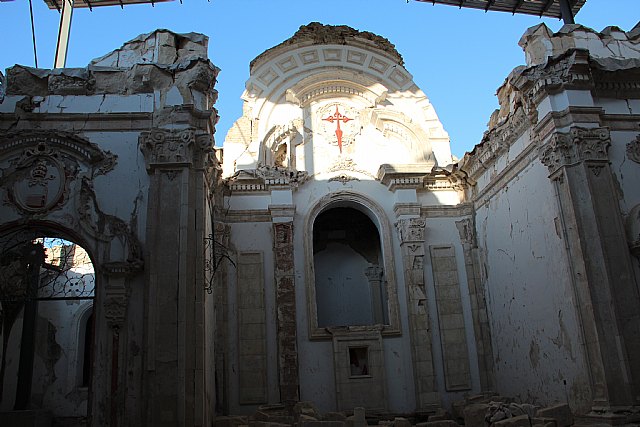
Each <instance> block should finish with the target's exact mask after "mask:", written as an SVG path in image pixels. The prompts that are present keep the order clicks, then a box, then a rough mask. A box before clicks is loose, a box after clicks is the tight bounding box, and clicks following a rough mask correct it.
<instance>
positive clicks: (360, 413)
mask: <svg viewBox="0 0 640 427" xmlns="http://www.w3.org/2000/svg"><path fill="white" fill-rule="evenodd" d="M347 425H348V426H349V427H365V426H366V425H367V419H366V417H365V409H364V408H361V407H358V408H354V409H353V415H351V416H349V417H347Z"/></svg>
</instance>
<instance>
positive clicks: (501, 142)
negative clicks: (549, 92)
mask: <svg viewBox="0 0 640 427" xmlns="http://www.w3.org/2000/svg"><path fill="white" fill-rule="evenodd" d="M531 125H532V121H531V117H530V114H529V113H527V111H526V110H525V108H523V107H518V108H517V109H516V110H515V112H513V113H510V114H509V116H508V117H507V118H506V119H505V120H504V121H503V122H501V123H499V124H496V126H495V127H494V128H493V129H491V130H489V131H488V132H486V133H485V135H484V137H483V138H482V142H481V143H480V144H478V145H476V147H475V148H474V151H473V152H472V153H467V154H465V156H464V158H463V159H462V161H461V162H460V163H459V164H460V170H462V171H463V172H465V173H466V174H467V176H468V177H469V178H471V180H472V181H477V180H478V178H479V177H480V175H481V174H482V173H483V172H484V171H485V170H486V169H488V168H489V167H490V166H491V165H492V164H493V163H494V162H495V161H496V160H497V159H498V158H499V157H500V156H501V155H502V154H504V153H506V152H507V151H508V150H509V148H510V147H511V145H512V144H513V143H514V142H516V140H517V139H518V138H519V137H520V136H521V135H522V134H523V133H524V132H525V131H526V130H527V129H528V128H529V127H530V126H531Z"/></svg>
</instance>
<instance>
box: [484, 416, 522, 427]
mask: <svg viewBox="0 0 640 427" xmlns="http://www.w3.org/2000/svg"><path fill="white" fill-rule="evenodd" d="M492 426H495V427H530V426H531V422H530V419H529V416H528V415H518V416H517V417H511V418H507V419H504V420H502V421H498V422H495V423H493V424H492Z"/></svg>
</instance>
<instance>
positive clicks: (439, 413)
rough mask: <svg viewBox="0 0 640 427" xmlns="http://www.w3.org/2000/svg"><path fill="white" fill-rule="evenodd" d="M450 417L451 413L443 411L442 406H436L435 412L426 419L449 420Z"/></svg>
mask: <svg viewBox="0 0 640 427" xmlns="http://www.w3.org/2000/svg"><path fill="white" fill-rule="evenodd" d="M450 419H451V415H450V414H449V413H448V412H447V411H445V410H444V409H442V408H438V409H437V410H436V412H435V414H431V415H429V417H428V418H427V421H443V420H450Z"/></svg>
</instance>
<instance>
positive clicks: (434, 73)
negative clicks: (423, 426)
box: [0, 0, 640, 157]
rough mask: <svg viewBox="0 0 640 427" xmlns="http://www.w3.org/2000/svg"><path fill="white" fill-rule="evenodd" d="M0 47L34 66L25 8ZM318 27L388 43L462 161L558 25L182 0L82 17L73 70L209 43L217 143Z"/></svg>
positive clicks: (503, 16) (604, 22) (47, 49)
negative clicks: (174, 45) (303, 34)
mask: <svg viewBox="0 0 640 427" xmlns="http://www.w3.org/2000/svg"><path fill="white" fill-rule="evenodd" d="M33 9H34V10H33V12H34V20H35V25H36V42H37V48H38V65H39V66H40V67H41V68H50V67H51V66H52V65H53V56H54V54H55V42H56V37H57V32H58V25H59V15H58V13H57V12H56V11H55V10H49V9H48V8H47V7H46V6H45V4H44V1H42V0H33ZM0 19H1V22H2V25H1V27H0V28H1V34H2V38H1V39H2V42H1V45H0V46H1V47H0V69H2V70H4V69H5V68H8V67H10V66H12V65H13V64H22V65H28V66H34V58H33V46H32V40H31V24H30V18H29V3H28V1H27V0H15V1H13V2H7V3H0ZM639 20H640V0H587V3H586V5H585V6H584V7H583V8H582V10H581V11H580V13H578V15H577V16H576V21H577V22H578V23H580V24H582V25H585V26H588V27H591V28H593V29H595V30H598V31H601V30H602V29H604V28H605V27H606V26H608V25H616V26H618V27H620V28H622V29H623V30H625V31H629V30H631V28H633V26H634V25H636V23H638V21H639ZM312 21H318V22H321V23H324V24H333V25H349V26H351V27H353V28H356V29H358V30H362V31H371V32H373V33H376V34H378V35H381V36H383V37H386V38H387V39H389V40H390V41H391V42H392V43H393V44H395V45H396V48H397V50H398V51H399V52H400V54H401V55H402V56H403V58H404V60H405V67H406V68H407V70H408V71H409V72H410V73H411V74H412V75H413V76H414V80H415V82H416V84H417V85H418V86H419V87H420V88H421V89H422V90H423V91H424V92H425V93H426V94H427V96H428V97H429V98H430V100H431V103H432V104H433V105H434V107H435V109H436V112H437V113H438V116H439V117H440V120H441V121H442V123H443V125H444V128H445V129H446V130H447V132H449V136H450V138H451V146H452V152H453V153H454V155H456V156H458V157H461V156H462V155H463V154H464V152H465V151H469V150H471V149H472V148H473V146H474V145H475V144H477V143H478V142H480V139H481V138H482V134H483V132H484V131H485V130H486V123H487V121H488V120H489V116H490V115H491V113H492V111H493V110H494V109H496V108H497V106H498V103H497V99H496V97H495V91H496V89H497V88H498V87H499V86H500V85H501V84H502V82H503V81H504V79H505V78H506V77H507V75H508V74H509V72H510V71H511V70H512V69H513V68H514V67H516V66H517V65H521V64H524V54H523V52H522V50H521V49H520V47H519V46H518V40H519V39H520V37H521V36H522V34H523V33H524V31H525V30H526V29H527V28H528V27H530V26H533V25H536V24H538V23H540V22H544V23H546V24H547V25H548V26H549V27H550V28H551V29H552V30H553V31H557V30H558V29H560V27H561V26H562V22H561V21H559V20H556V19H540V18H537V17H535V16H525V15H515V16H513V15H511V14H508V13H499V12H489V13H484V12H483V11H480V10H470V9H458V8H456V7H451V6H443V5H435V6H434V5H432V4H430V3H418V2H415V1H413V0H410V1H407V0H368V1H367V0H322V1H316V0H303V1H297V2H294V1H284V0H235V1H234V0H211V1H209V2H208V1H206V0H183V3H182V4H180V2H179V1H177V0H176V1H173V2H169V3H160V4H156V5H155V7H152V6H151V5H133V6H128V7H125V8H124V9H121V8H120V7H101V8H94V10H93V11H92V12H91V11H89V10H88V9H76V11H75V12H74V15H73V26H72V31H71V40H70V43H69V54H68V57H67V66H68V67H84V66H86V65H87V64H88V63H89V61H90V60H91V59H93V58H97V57H100V56H102V55H104V54H106V53H108V52H110V51H112V50H114V49H116V48H118V47H120V46H122V44H123V43H124V42H126V41H127V40H130V39H132V38H134V37H135V36H137V35H138V34H141V33H147V32H150V31H153V30H154V29H157V28H166V29H169V30H172V31H175V32H199V33H203V34H206V35H207V36H209V57H210V59H211V61H212V62H213V63H214V64H215V65H216V66H218V67H219V68H221V70H222V71H221V72H220V75H219V76H218V84H217V85H216V88H217V89H218V91H219V99H218V102H217V104H216V108H218V110H219V114H220V116H221V118H220V122H219V123H218V126H217V132H216V135H215V136H216V143H217V144H218V145H221V144H222V142H223V141H224V136H225V135H226V133H227V131H228V129H229V128H230V127H231V125H232V124H233V122H234V121H235V120H236V119H237V118H238V117H239V116H240V115H241V113H242V101H241V100H240V96H241V95H242V91H243V89H244V83H245V81H246V80H247V79H248V77H249V62H250V61H251V60H252V59H253V58H255V57H256V56H258V55H259V54H260V53H262V52H263V51H265V50H266V49H268V48H270V47H272V46H274V45H276V44H278V43H280V42H282V41H284V40H285V39H287V38H289V37H291V36H292V35H293V33H295V32H296V30H297V29H298V28H299V27H300V26H301V25H305V24H308V23H309V22H312Z"/></svg>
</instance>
